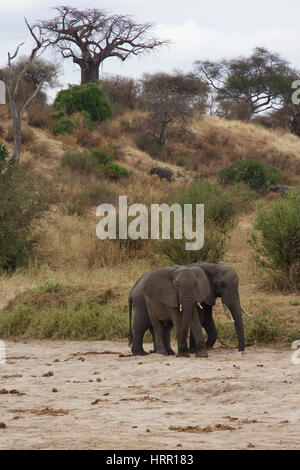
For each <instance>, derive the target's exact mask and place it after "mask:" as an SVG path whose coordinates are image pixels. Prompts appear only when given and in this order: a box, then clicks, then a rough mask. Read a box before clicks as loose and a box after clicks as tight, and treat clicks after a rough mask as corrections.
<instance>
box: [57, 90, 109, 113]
mask: <svg viewBox="0 0 300 470" xmlns="http://www.w3.org/2000/svg"><path fill="white" fill-rule="evenodd" d="M53 106H54V108H55V109H56V110H58V111H65V112H66V113H67V114H68V115H71V114H73V113H78V112H79V113H80V112H84V113H85V116H86V117H88V118H89V119H90V120H92V121H96V122H101V121H105V120H107V119H110V118H111V117H112V107H111V105H110V103H109V102H108V101H107V100H106V99H105V97H104V95H103V93H102V91H101V89H100V87H99V86H98V85H97V84H96V83H87V84H85V85H71V86H69V88H68V89H67V90H61V91H59V92H58V94H57V95H56V98H55V101H54V105H53Z"/></svg>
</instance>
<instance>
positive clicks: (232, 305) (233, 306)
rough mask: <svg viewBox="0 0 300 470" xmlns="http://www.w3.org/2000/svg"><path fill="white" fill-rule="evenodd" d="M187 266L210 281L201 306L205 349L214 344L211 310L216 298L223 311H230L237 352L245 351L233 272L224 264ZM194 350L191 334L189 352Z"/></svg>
mask: <svg viewBox="0 0 300 470" xmlns="http://www.w3.org/2000/svg"><path fill="white" fill-rule="evenodd" d="M189 266H199V267H200V268H201V269H203V271H204V272H205V273H206V275H207V277H208V279H209V281H210V287H211V291H210V295H209V296H208V297H207V298H206V299H205V300H204V302H203V303H202V304H201V306H202V308H203V310H204V315H203V317H204V321H203V327H204V329H205V331H206V332H207V336H208V338H207V341H206V348H207V349H210V348H212V347H213V345H214V344H215V342H216V339H217V330H216V326H215V322H214V319H213V316H212V308H213V306H214V305H215V303H216V298H217V297H220V298H221V301H222V303H223V306H224V311H225V312H226V311H227V309H229V310H230V312H231V315H232V318H233V322H234V326H235V331H236V335H237V339H238V347H239V351H244V350H245V338H244V326H243V319H242V310H243V309H242V308H241V303H240V296H239V290H238V285H239V278H238V275H237V274H236V272H235V270H234V269H233V268H232V267H231V266H229V265H227V264H225V263H217V264H213V263H205V262H198V263H195V264H191V265H189ZM194 348H195V343H194V338H193V334H191V335H190V350H191V351H193V349H194Z"/></svg>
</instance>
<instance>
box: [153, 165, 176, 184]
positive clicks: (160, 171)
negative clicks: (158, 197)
mask: <svg viewBox="0 0 300 470" xmlns="http://www.w3.org/2000/svg"><path fill="white" fill-rule="evenodd" d="M149 175H158V176H159V178H160V179H163V178H165V179H166V180H168V181H171V180H172V177H173V175H174V172H173V170H171V168H167V167H161V166H156V167H153V168H151V170H150V171H149Z"/></svg>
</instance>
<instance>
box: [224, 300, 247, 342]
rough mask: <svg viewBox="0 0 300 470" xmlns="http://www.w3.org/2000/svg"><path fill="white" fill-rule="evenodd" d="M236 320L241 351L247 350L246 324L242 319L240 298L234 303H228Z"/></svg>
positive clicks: (235, 324)
mask: <svg viewBox="0 0 300 470" xmlns="http://www.w3.org/2000/svg"><path fill="white" fill-rule="evenodd" d="M228 308H229V310H230V312H231V315H232V318H233V320H234V326H235V331H236V335H237V339H238V345H239V351H244V350H245V337H244V325H243V319H242V309H241V304H240V299H237V300H236V301H235V302H234V303H233V304H231V305H228Z"/></svg>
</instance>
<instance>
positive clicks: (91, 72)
mask: <svg viewBox="0 0 300 470" xmlns="http://www.w3.org/2000/svg"><path fill="white" fill-rule="evenodd" d="M80 67H81V85H85V84H86V83H97V82H98V81H99V67H100V64H93V63H87V62H84V63H83V64H80Z"/></svg>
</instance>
